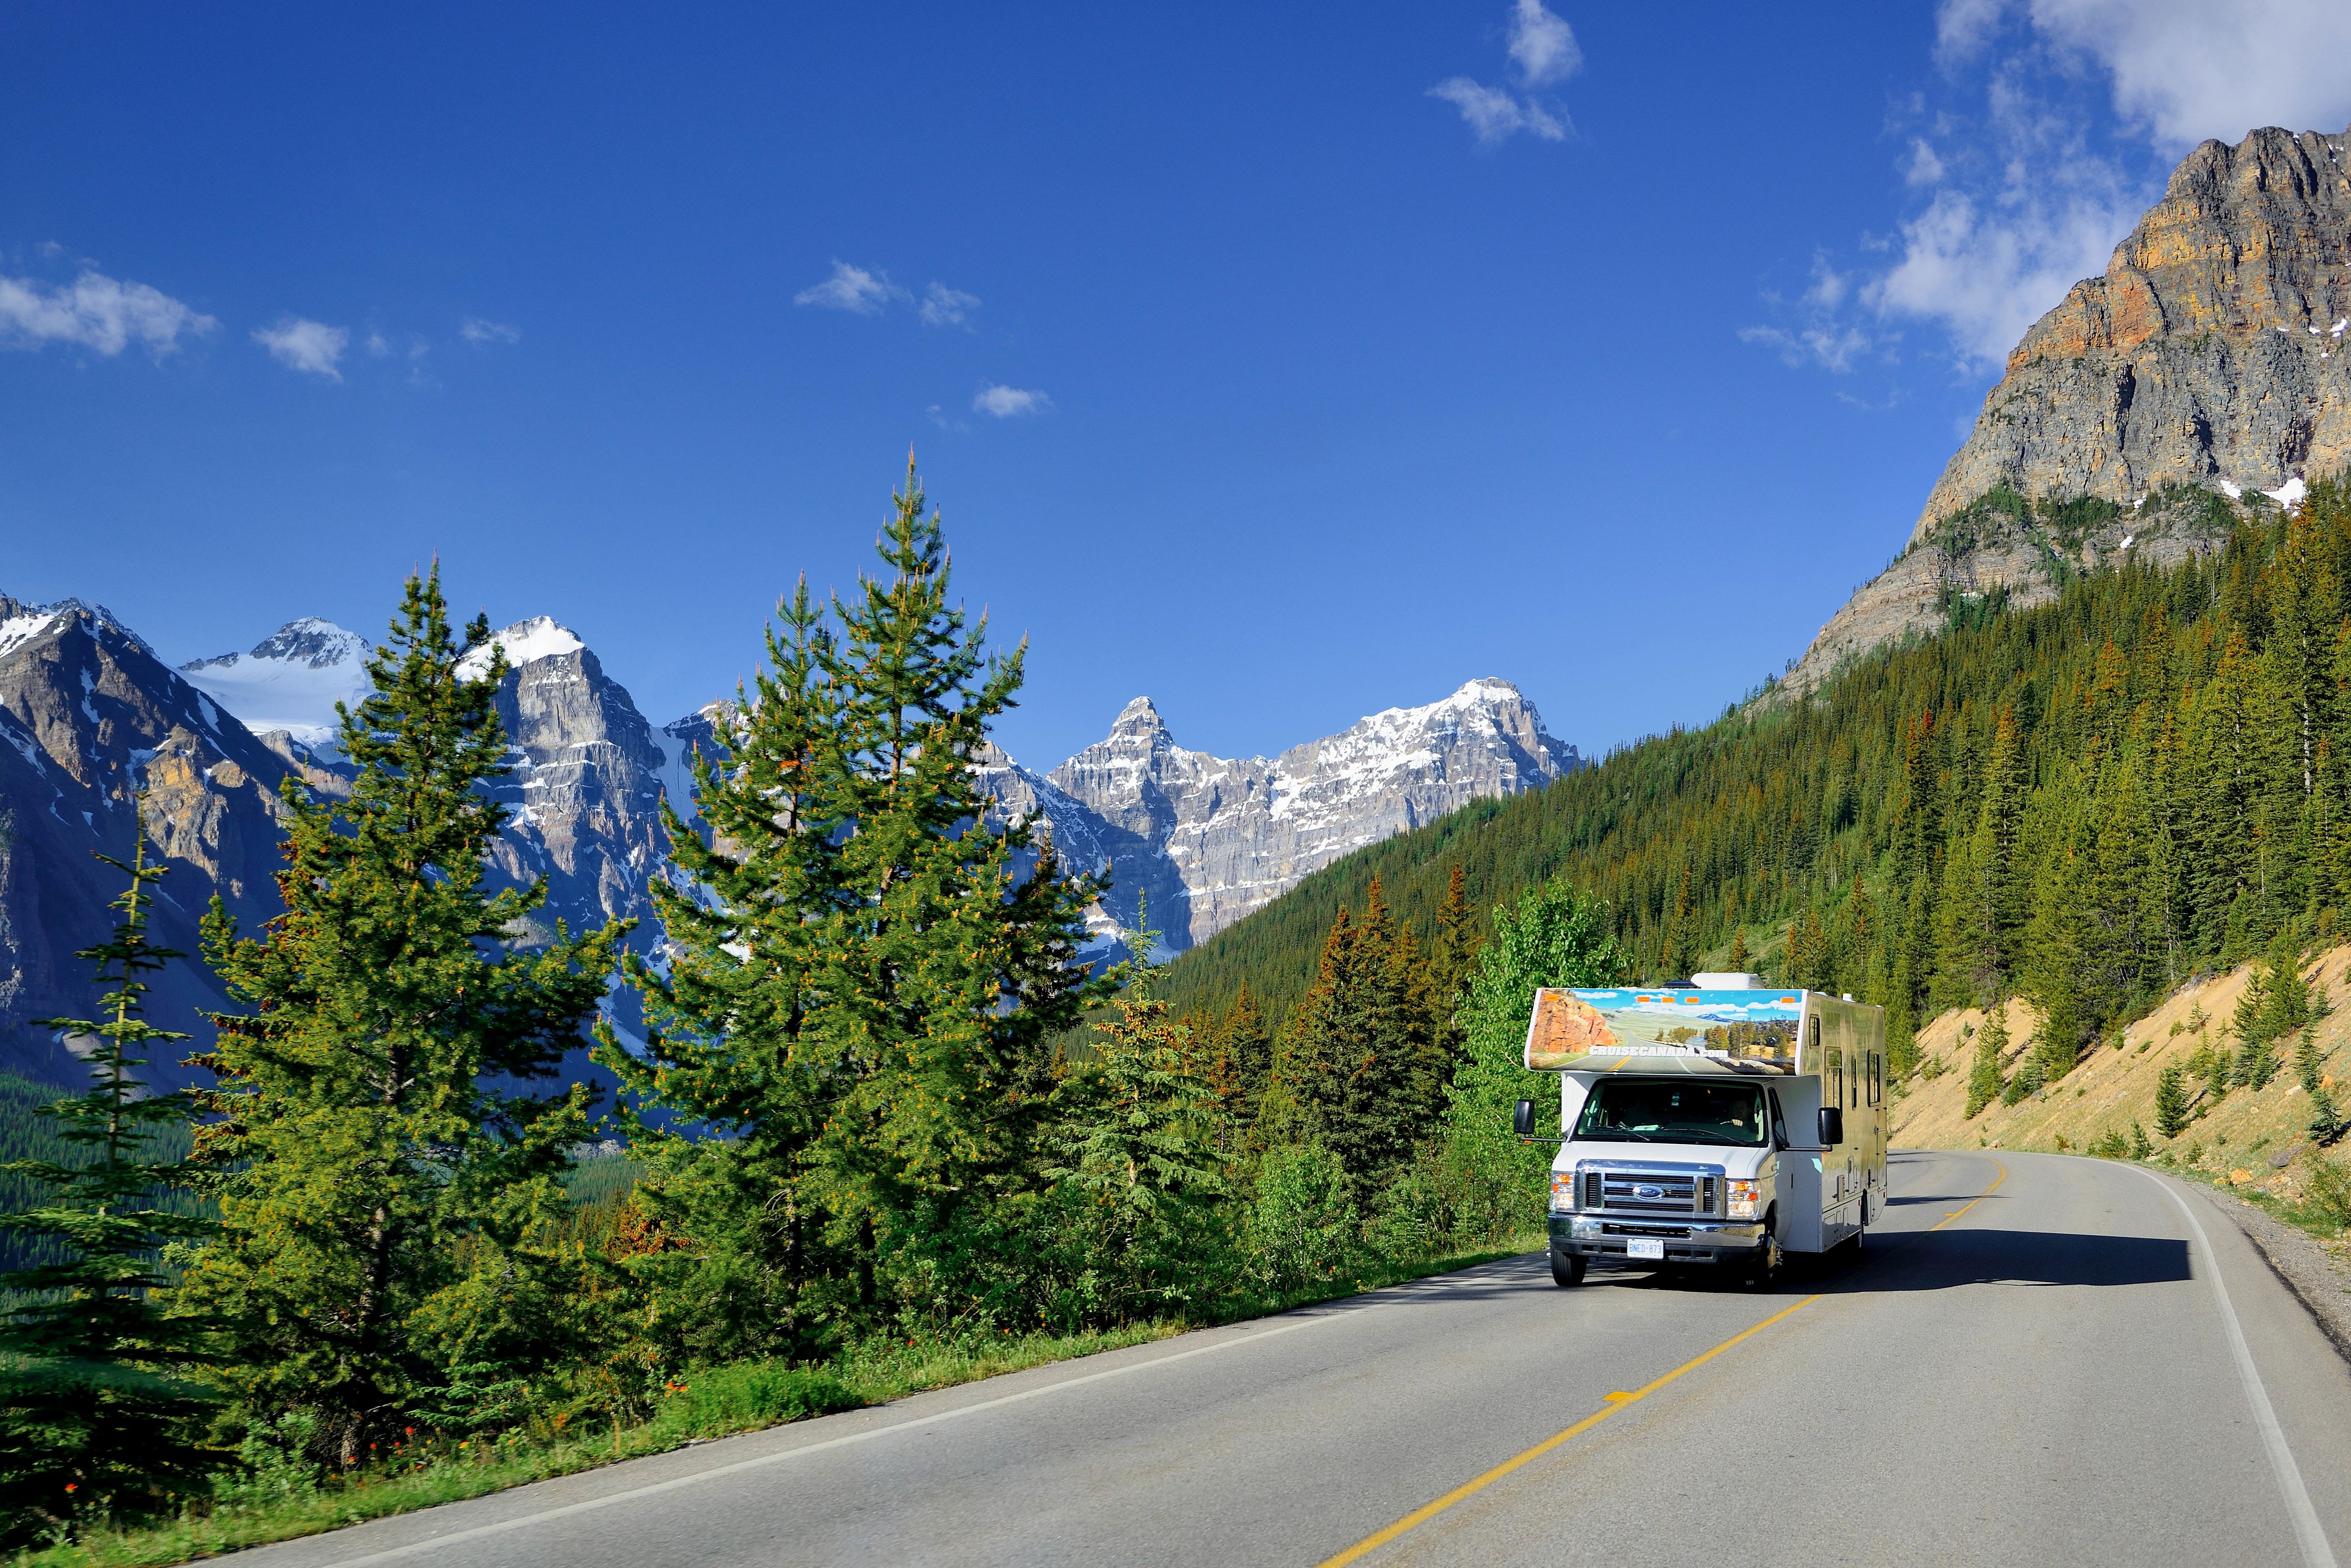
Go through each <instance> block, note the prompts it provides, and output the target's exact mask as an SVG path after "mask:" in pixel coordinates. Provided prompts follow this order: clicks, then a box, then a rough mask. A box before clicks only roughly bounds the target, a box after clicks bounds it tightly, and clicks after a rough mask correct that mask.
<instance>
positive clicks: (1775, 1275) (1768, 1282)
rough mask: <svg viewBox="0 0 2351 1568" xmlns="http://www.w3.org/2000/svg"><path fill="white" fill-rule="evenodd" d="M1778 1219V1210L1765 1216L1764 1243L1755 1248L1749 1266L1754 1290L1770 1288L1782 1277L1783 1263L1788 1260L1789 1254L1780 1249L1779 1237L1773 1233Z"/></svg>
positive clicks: (1750, 1280) (1751, 1284) (1749, 1274)
mask: <svg viewBox="0 0 2351 1568" xmlns="http://www.w3.org/2000/svg"><path fill="white" fill-rule="evenodd" d="M1778 1219H1779V1215H1778V1214H1777V1212H1776V1211H1775V1212H1773V1213H1771V1214H1766V1215H1765V1216H1764V1217H1763V1244H1762V1245H1761V1246H1760V1247H1758V1248H1756V1249H1755V1259H1754V1261H1752V1262H1751V1263H1750V1264H1749V1265H1748V1266H1747V1283H1748V1285H1749V1286H1750V1288H1752V1289H1754V1290H1758V1291H1768V1290H1770V1289H1771V1286H1772V1285H1773V1284H1774V1283H1775V1282H1777V1281H1778V1280H1779V1278H1780V1268H1781V1265H1782V1264H1783V1263H1785V1262H1786V1261H1787V1257H1788V1255H1787V1254H1786V1253H1785V1252H1782V1250H1780V1239H1779V1237H1777V1236H1775V1235H1774V1234H1772V1227H1773V1226H1774V1225H1775V1224H1776V1223H1777V1221H1778Z"/></svg>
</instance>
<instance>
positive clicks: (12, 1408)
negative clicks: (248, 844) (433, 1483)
mask: <svg viewBox="0 0 2351 1568" xmlns="http://www.w3.org/2000/svg"><path fill="white" fill-rule="evenodd" d="M144 804H145V801H144V799H143V798H142V799H141V801H140V805H141V807H142V808H143V806H144ZM134 831H137V830H136V829H134ZM99 859H100V860H103V861H105V862H106V863H107V864H109V865H110V866H113V867H114V868H115V869H116V870H118V871H120V872H121V873H123V874H124V875H125V876H127V877H129V878H130V879H131V885H130V886H129V887H128V888H127V889H125V890H124V892H123V894H122V896H121V897H120V898H118V899H116V900H115V901H114V903H113V904H112V907H113V908H114V909H116V910H118V911H120V915H121V918H120V919H119V920H118V921H116V923H115V926H114V935H113V936H112V938H111V939H110V940H109V941H107V942H103V943H100V944H99V945H98V946H93V947H85V948H82V949H81V950H80V951H79V952H78V954H76V955H75V956H77V957H79V958H83V959H86V960H88V961H89V963H91V964H93V965H95V966H96V967H97V976H96V986H97V988H98V990H99V993H100V994H99V1013H100V1015H101V1016H100V1017H99V1018H95V1019H86V1018H51V1019H37V1020H35V1021H36V1022H37V1024H38V1025H39V1026H40V1027H42V1028H45V1029H52V1030H59V1031H61V1032H63V1033H64V1034H66V1035H67V1036H68V1037H69V1038H72V1039H75V1040H79V1041H82V1042H85V1043H84V1044H83V1048H82V1058H83V1060H84V1061H85V1062H87V1063H88V1065H89V1070H90V1074H91V1077H92V1079H93V1082H92V1084H91V1086H90V1088H89V1090H88V1091H87V1092H84V1093H81V1094H78V1095H75V1096H72V1097H70V1098H68V1099H63V1100H58V1101H57V1102H55V1103H51V1104H49V1105H47V1106H45V1107H43V1108H42V1111H41V1113H42V1114H43V1115H46V1116H48V1117H52V1118H54V1119H56V1120H57V1122H59V1123H61V1124H62V1126H61V1127H60V1128H59V1131H58V1134H57V1136H58V1138H59V1140H60V1141H61V1142H63V1143H64V1144H65V1145H67V1146H68V1148H70V1149H73V1150H76V1151H78V1152H79V1153H80V1154H81V1155H83V1156H85V1157H81V1158H76V1159H69V1160H63V1161H60V1160H18V1161H16V1162H14V1163H13V1164H11V1165H9V1166H6V1167H5V1168H6V1169H7V1171H8V1173H9V1174H10V1175H12V1176H19V1177H29V1178H31V1179H32V1180H34V1181H36V1182H38V1183H41V1184H43V1185H45V1186H47V1187H48V1188H49V1189H50V1191H49V1193H48V1196H47V1198H46V1199H45V1200H44V1201H42V1202H40V1203H38V1204H37V1205H36V1206H35V1207H31V1208H28V1209H24V1210H20V1211H18V1212H16V1213H13V1214H7V1215H0V1229H5V1230H10V1231H14V1232H16V1234H18V1235H23V1236H39V1237H48V1238H53V1239H56V1240H57V1241H58V1242H61V1243H62V1244H63V1247H62V1250H63V1252H64V1257H63V1258H62V1259H60V1260H57V1261H54V1262H47V1263H40V1264H36V1265H35V1266H33V1267H30V1268H25V1269H18V1270H15V1271H14V1272H11V1273H8V1274H5V1275H0V1291H7V1292H8V1300H9V1301H10V1302H11V1303H12V1304H11V1305H10V1306H8V1307H7V1308H5V1315H0V1543H5V1544H11V1545H23V1544H26V1542H28V1541H29V1540H30V1539H31V1538H32V1537H33V1535H34V1533H35V1532H36V1531H38V1532H41V1533H47V1534H51V1535H56V1534H59V1533H64V1534H71V1533H75V1532H76V1521H77V1520H78V1518H80V1517H87V1516H93V1515H95V1516H103V1515H108V1514H117V1515H119V1514H124V1513H130V1514H136V1513H138V1512H141V1511H146V1510H147V1509H149V1508H152V1507H153V1506H155V1505H156V1504H158V1503H159V1502H162V1501H163V1500H167V1499H169V1498H170V1497H172V1495H174V1494H175V1493H180V1492H183V1491H185V1490H188V1489H189V1488H190V1487H191V1486H192V1485H193V1483H194V1482H196V1481H197V1480H198V1479H200V1478H201V1477H202V1476H203V1475H204V1472H205V1471H206V1470H208V1469H211V1468H212V1466H213V1465H214V1462H215V1459H216V1457H215V1456H214V1455H213V1454H211V1453H209V1452H208V1451H206V1449H205V1448H204V1443H203V1438H204V1432H203V1428H202V1418H203V1417H204V1416H205V1415H207V1414H208V1413H209V1411H210V1409H211V1407H212V1406H213V1404H214V1396H213V1394H212V1393H211V1391H210V1390H209V1389H208V1388H206V1387H204V1385H202V1384H200V1383H197V1382H194V1381H192V1379H191V1377H190V1373H191V1372H192V1371H193V1370H194V1368H195V1367H196V1366H197V1365H198V1364H201V1362H202V1361H203V1360H204V1345H203V1341H202V1325H201V1324H199V1323H198V1322H193V1321H192V1320H190V1319H187V1318H171V1317H167V1316H165V1315H164V1312H163V1307H162V1302H161V1301H159V1300H158V1299H157V1298H156V1296H155V1293H154V1292H155V1291H157V1290H158V1288H160V1287H161V1286H162V1284H163V1283H164V1279H163V1276H162V1273H161V1272H160V1271H159V1269H158V1261H159V1254H160V1252H161V1249H162V1247H163V1246H164V1245H165V1244H166V1243H167V1242H170V1241H173V1240H181V1241H184V1240H187V1239H191V1238H194V1237H198V1236H201V1235H203V1234H204V1231H205V1229H206V1225H205V1223H204V1221H203V1220H202V1219H200V1218H194V1217H193V1216H191V1215H189V1214H186V1213H183V1212H176V1211H174V1210H172V1209H168V1208H164V1207H159V1206H158V1205H159V1202H160V1200H161V1198H162V1195H163V1194H164V1193H166V1192H168V1191H170V1190H171V1189H172V1188H174V1187H180V1186H184V1185H185V1183H186V1182H187V1180H188V1176H189V1172H188V1169H187V1166H186V1164H185V1163H184V1162H183V1161H179V1160H171V1159H159V1158H156V1157H154V1150H153V1145H155V1143H156V1142H157V1141H158V1140H159V1138H161V1137H162V1136H163V1135H164V1134H166V1132H167V1131H175V1130H178V1129H180V1128H183V1127H184V1126H185V1125H186V1124H187V1122H188V1119H189V1117H190V1114H191V1113H192V1112H193V1105H192V1104H191V1103H190V1101H189V1098H188V1096H187V1095H185V1094H172V1093H165V1094H157V1093H152V1092H150V1091H149V1089H148V1086H147V1084H146V1082H145V1080H144V1078H143V1076H142V1074H143V1073H144V1071H146V1067H147V1057H148V1053H149V1051H152V1049H153V1048H154V1047H155V1046H157V1045H159V1044H167V1043H169V1042H172V1041H174V1040H185V1039H187V1038H188V1037H187V1036H186V1035H185V1034H184V1033H181V1032H179V1031H176V1030H164V1029H158V1028H156V1027H155V1026H154V1025H152V1024H151V1023H149V1022H148V1021H147V1020H146V1019H145V1018H144V1017H143V1016H142V1015H143V1013H144V1010H145V1004H144V999H143V998H145V996H146V993H147V990H148V981H147V977H149V976H151V975H153V974H155V973H157V972H159V971H160V970H162V968H163V967H165V965H166V964H167V962H168V961H169V960H171V959H173V958H177V957H180V956H182V955H181V954H179V953H177V952H174V951H173V950H172V949H171V948H168V947H161V946H156V945H155V944H154V943H152V942H151V941H150V940H149V939H148V936H147V920H148V909H149V906H150V904H151V903H152V896H153V895H152V892H151V887H152V884H153V883H157V882H160V881H162V877H163V873H164V872H165V871H166V870H167V869H168V868H166V867H163V866H156V865H150V864H148V863H147V839H146V835H145V833H144V832H143V831H141V832H140V833H139V837H138V840H137V844H136V848H135V850H134V851H133V853H132V855H131V862H130V863H129V864H127V865H126V864H124V863H123V862H120V861H118V860H115V859H114V858H112V857H111V856H108V855H101V856H99Z"/></svg>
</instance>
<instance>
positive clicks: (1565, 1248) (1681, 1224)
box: [1551, 1214, 1763, 1263]
mask: <svg viewBox="0 0 2351 1568" xmlns="http://www.w3.org/2000/svg"><path fill="white" fill-rule="evenodd" d="M1636 1236H1637V1237H1642V1238H1645V1239H1646V1238H1655V1239H1660V1240H1662V1241H1664V1242H1665V1244H1666V1259H1665V1260H1666V1261H1667V1262H1668V1263H1740V1262H1744V1261H1746V1260H1748V1259H1750V1258H1751V1257H1753V1256H1754V1255H1755V1249H1757V1248H1759V1247H1761V1246H1762V1245H1763V1224H1762V1221H1761V1220H1720V1219H1672V1220H1663V1219H1626V1218H1611V1217H1609V1216H1606V1215H1599V1214H1554V1215H1552V1217H1551V1249H1552V1251H1553V1252H1556V1253H1559V1254H1561V1255H1562V1256H1563V1257H1569V1258H1590V1259H1595V1260H1604V1259H1611V1258H1615V1259H1621V1258H1623V1257H1625V1253H1626V1250H1627V1248H1628V1244H1629V1243H1630V1242H1631V1240H1632V1239H1633V1238H1635V1237H1636ZM1644 1261H1647V1260H1644Z"/></svg>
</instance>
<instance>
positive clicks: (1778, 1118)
mask: <svg viewBox="0 0 2351 1568" xmlns="http://www.w3.org/2000/svg"><path fill="white" fill-rule="evenodd" d="M1763 1094H1764V1097H1765V1098H1766V1099H1768V1100H1769V1101H1770V1102H1771V1146H1772V1147H1773V1148H1775V1149H1784V1148H1786V1147H1787V1146H1788V1123H1787V1119H1786V1118H1785V1117H1783V1116H1782V1115H1781V1114H1780V1092H1779V1091H1778V1090H1777V1089H1766V1090H1765V1091H1763Z"/></svg>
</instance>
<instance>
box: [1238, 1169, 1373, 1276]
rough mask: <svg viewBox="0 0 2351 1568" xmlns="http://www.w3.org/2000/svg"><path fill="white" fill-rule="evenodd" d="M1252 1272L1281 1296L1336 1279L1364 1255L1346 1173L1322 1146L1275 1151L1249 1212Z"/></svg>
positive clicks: (1261, 1174)
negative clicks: (1348, 1191) (1348, 1192)
mask: <svg viewBox="0 0 2351 1568" xmlns="http://www.w3.org/2000/svg"><path fill="white" fill-rule="evenodd" d="M1363 1250H1364V1246H1363V1219H1362V1217H1361V1216H1359V1215H1358V1214H1357V1213H1356V1212H1355V1207H1354V1205H1353V1204H1352V1203H1350V1202H1349V1201H1348V1199H1347V1172H1346V1169H1345V1167H1344V1166H1342V1165H1341V1164H1340V1163H1339V1157H1338V1156H1337V1155H1334V1154H1332V1152H1331V1151H1330V1150H1328V1149H1326V1148H1324V1147H1323V1146H1322V1145H1320V1144H1314V1143H1307V1144H1295V1145H1290V1146H1289V1147H1287V1148H1279V1149H1274V1150H1271V1151H1270V1152H1269V1153H1268V1154H1267V1155H1266V1156H1265V1160H1264V1163H1263V1164H1261V1165H1260V1166H1259V1167H1258V1176H1257V1201H1256V1202H1255V1203H1253V1204H1251V1205H1250V1206H1249V1271H1250V1273H1251V1274H1252V1275H1254V1276H1255V1277H1256V1279H1257V1281H1258V1282H1259V1283H1260V1284H1262V1285H1264V1286H1265V1287H1266V1288H1268V1289H1270V1290H1271V1291H1275V1292H1276V1293H1279V1294H1286V1293H1288V1292H1290V1291H1296V1290H1300V1289H1302V1288H1304V1287H1305V1286H1308V1285H1311V1284H1318V1283H1322V1282H1323V1281H1331V1280H1335V1279H1336V1278H1338V1276H1339V1275H1340V1274H1341V1273H1342V1272H1343V1271H1344V1270H1345V1269H1346V1268H1347V1267H1348V1266H1349V1265H1351V1264H1353V1262H1355V1261H1356V1260H1358V1259H1359V1258H1360V1257H1361V1256H1362V1254H1363Z"/></svg>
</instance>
